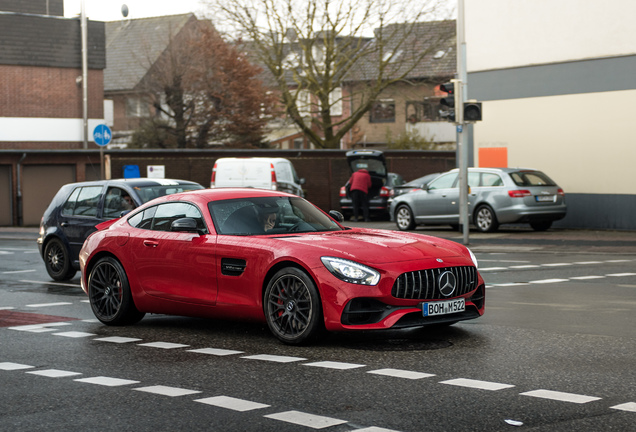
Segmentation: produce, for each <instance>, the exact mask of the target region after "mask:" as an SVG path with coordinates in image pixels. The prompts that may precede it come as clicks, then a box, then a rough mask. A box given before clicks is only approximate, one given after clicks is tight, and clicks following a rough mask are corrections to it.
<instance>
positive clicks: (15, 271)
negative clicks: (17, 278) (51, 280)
mask: <svg viewBox="0 0 636 432" xmlns="http://www.w3.org/2000/svg"><path fill="white" fill-rule="evenodd" d="M34 271H36V270H11V271H5V272H2V274H15V273H32V272H34Z"/></svg>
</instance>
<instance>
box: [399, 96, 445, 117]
mask: <svg viewBox="0 0 636 432" xmlns="http://www.w3.org/2000/svg"><path fill="white" fill-rule="evenodd" d="M440 107H441V105H440V103H439V99H427V100H425V101H423V102H422V101H407V102H406V121H407V122H409V123H419V122H433V121H443V120H444V119H442V118H441V117H440V115H439V111H440V109H441V108H440Z"/></svg>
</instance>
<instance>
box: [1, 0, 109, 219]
mask: <svg viewBox="0 0 636 432" xmlns="http://www.w3.org/2000/svg"><path fill="white" fill-rule="evenodd" d="M63 16H64V3H63V0H0V225H10V224H12V223H15V222H18V223H20V222H21V221H22V213H26V212H23V211H22V206H23V203H22V202H21V200H22V197H23V196H24V200H25V202H24V208H26V209H28V210H32V211H33V212H34V213H37V212H40V208H41V207H42V205H44V206H45V205H46V204H42V203H41V202H42V201H44V200H45V199H50V194H51V192H50V191H51V190H54V191H56V190H57V188H58V187H59V186H60V185H61V184H63V183H65V182H67V180H66V179H69V178H70V179H72V180H75V179H84V178H86V177H88V178H91V175H90V172H92V171H91V169H90V168H89V169H87V168H86V167H87V164H88V165H90V162H88V160H87V158H84V157H82V156H80V155H68V156H67V159H66V160H65V162H64V163H63V164H59V165H57V164H56V165H52V164H51V161H50V158H39V159H38V160H37V161H36V160H35V159H33V158H29V157H22V156H23V155H19V156H16V155H15V150H49V151H50V150H73V149H82V148H83V143H84V136H83V135H84V126H83V91H82V82H81V78H82V41H81V23H80V20H79V19H76V18H72V19H69V18H64V17H63ZM87 30H88V31H87V34H88V44H87V48H88V49H87V53H88V74H87V76H88V79H87V82H88V98H87V102H88V103H87V106H88V128H89V131H92V130H93V128H94V127H95V126H96V125H97V124H99V123H103V118H104V108H103V107H104V105H103V99H104V94H103V93H104V91H103V89H104V78H103V69H104V67H105V66H106V56H105V44H104V41H105V36H104V34H105V33H104V23H102V22H96V21H89V22H88V25H87ZM89 139H90V138H89ZM91 145H92V146H93V147H94V148H96V146H95V145H94V144H91ZM5 150H6V152H5ZM97 162H99V161H97ZM87 173H89V174H88V175H87ZM97 173H99V169H98V170H97ZM98 175H99V174H98ZM25 184H29V185H33V193H32V194H29V195H28V196H27V195H26V194H23V193H22V192H23V191H22V186H23V185H25ZM53 193H54V192H53ZM45 197H46V198H45ZM27 201H28V202H27ZM40 215H41V212H40Z"/></svg>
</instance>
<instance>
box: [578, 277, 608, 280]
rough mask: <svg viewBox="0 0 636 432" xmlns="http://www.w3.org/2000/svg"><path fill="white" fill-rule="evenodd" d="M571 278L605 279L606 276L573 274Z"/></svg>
mask: <svg viewBox="0 0 636 432" xmlns="http://www.w3.org/2000/svg"><path fill="white" fill-rule="evenodd" d="M570 279H573V280H588V279H605V276H573V277H571V278H570Z"/></svg>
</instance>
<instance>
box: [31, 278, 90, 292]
mask: <svg viewBox="0 0 636 432" xmlns="http://www.w3.org/2000/svg"><path fill="white" fill-rule="evenodd" d="M19 282H23V283H30V284H40V285H42V284H44V285H56V286H67V287H73V288H79V289H80V290H81V289H82V286H81V285H78V284H69V283H62V282H47V281H34V280H20V281H19Z"/></svg>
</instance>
